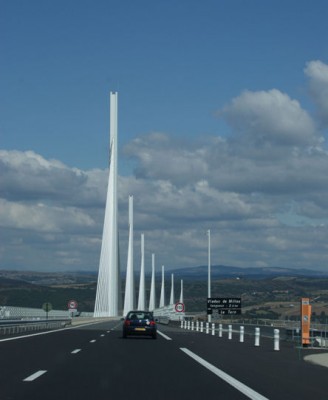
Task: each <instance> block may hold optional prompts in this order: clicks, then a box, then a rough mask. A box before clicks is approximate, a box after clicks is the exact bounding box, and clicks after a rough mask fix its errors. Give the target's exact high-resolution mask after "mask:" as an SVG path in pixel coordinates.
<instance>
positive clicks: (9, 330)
mask: <svg viewBox="0 0 328 400" xmlns="http://www.w3.org/2000/svg"><path fill="white" fill-rule="evenodd" d="M71 323H72V321H71V319H64V320H63V319H60V320H21V321H17V320H7V321H6V320H5V321H4V320H2V321H1V322H0V335H5V336H8V335H14V334H21V333H25V332H26V333H27V332H39V331H43V330H51V329H60V328H64V327H65V326H67V325H70V324H71Z"/></svg>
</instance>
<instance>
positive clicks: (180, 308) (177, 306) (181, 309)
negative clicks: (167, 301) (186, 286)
mask: <svg viewBox="0 0 328 400" xmlns="http://www.w3.org/2000/svg"><path fill="white" fill-rule="evenodd" d="M184 310H185V306H184V304H183V303H176V304H175V311H176V312H184Z"/></svg>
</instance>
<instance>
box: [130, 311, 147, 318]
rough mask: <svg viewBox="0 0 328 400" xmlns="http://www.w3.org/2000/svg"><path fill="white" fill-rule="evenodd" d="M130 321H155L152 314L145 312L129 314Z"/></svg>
mask: <svg viewBox="0 0 328 400" xmlns="http://www.w3.org/2000/svg"><path fill="white" fill-rule="evenodd" d="M127 318H128V319H153V316H152V314H150V313H145V312H140V311H138V312H129V314H128V316H127Z"/></svg>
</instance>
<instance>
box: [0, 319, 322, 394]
mask: <svg viewBox="0 0 328 400" xmlns="http://www.w3.org/2000/svg"><path fill="white" fill-rule="evenodd" d="M159 331H160V334H159V335H158V339H157V340H153V339H151V338H143V337H129V338H127V339H123V338H122V322H121V321H109V322H102V323H97V324H91V325H85V326H78V327H74V328H73V329H72V328H66V329H63V330H60V331H56V332H52V333H48V334H44V333H42V334H38V335H33V336H32V335H30V336H24V337H21V338H19V339H15V340H0V359H1V373H0V400H9V399H10V400H20V399H24V400H38V399H40V400H41V399H42V400H48V399H49V400H53V399H58V400H66V399H67V400H68V399H69V400H75V399H76V400H77V399H79V400H103V399H104V400H105V399H106V400H111V399H124V400H125V399H126V400H129V399H143V400H148V399H152V400H153V399H167V400H175V399H176V400H178V399H179V400H184V399H222V400H239V399H248V398H251V399H256V400H264V399H271V400H273V399H277V400H278V399H279V400H281V399H284V400H285V399H287V400H289V399H291V400H293V399H295V400H302V399H316V400H321V399H322V400H326V399H327V398H328V379H327V373H328V370H327V368H325V367H321V366H317V365H313V364H310V363H307V362H305V361H304V360H303V357H304V356H305V355H308V354H310V353H311V351H310V350H306V351H305V350H299V349H296V348H294V347H293V345H292V344H288V343H286V342H282V343H281V346H280V348H281V350H280V351H279V352H277V351H276V352H275V351H273V343H272V340H269V339H264V338H261V345H260V347H254V343H253V338H251V337H247V336H245V343H239V342H238V337H237V336H235V337H233V338H232V340H228V338H227V337H223V338H218V337H217V336H212V335H206V334H205V333H199V332H191V331H185V330H183V329H180V328H179V327H171V326H165V325H163V326H162V325H160V326H159ZM312 352H313V351H312Z"/></svg>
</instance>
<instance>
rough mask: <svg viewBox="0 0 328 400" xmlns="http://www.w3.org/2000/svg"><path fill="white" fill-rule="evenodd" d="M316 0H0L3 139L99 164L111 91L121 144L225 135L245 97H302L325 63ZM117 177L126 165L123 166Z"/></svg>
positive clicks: (322, 7)
mask: <svg viewBox="0 0 328 400" xmlns="http://www.w3.org/2000/svg"><path fill="white" fill-rule="evenodd" d="M327 7H328V6H327V5H326V2H324V1H316V2H314V3H310V2H309V1H287V2H286V1H244V0H242V1H206V2H205V3H204V2H200V1H192V0H185V1H179V2H177V1H165V2H164V1H157V2H154V1H142V2H134V1H121V2H114V1H96V2H91V1H68V2H63V1H58V2H53V1H32V2H23V1H10V2H5V1H3V2H1V17H0V18H1V21H0V22H1V28H0V29H1V37H2V40H1V54H2V60H3V61H2V62H1V93H2V95H1V143H2V146H3V147H4V148H7V149H20V150H29V149H33V150H35V151H37V152H40V153H42V154H43V155H44V156H46V157H53V158H57V159H61V160H62V161H64V162H65V163H67V164H68V165H70V166H75V167H79V168H92V167H105V166H106V164H107V160H106V152H105V151H104V147H106V146H108V137H107V136H106V135H107V132H108V126H109V122H108V107H109V105H108V92H109V90H113V89H114V90H119V92H120V116H121V118H120V132H121V135H120V144H121V145H122V146H123V145H124V144H125V143H126V142H128V141H129V140H130V139H131V138H133V137H136V136H138V135H140V134H144V133H148V132H152V131H164V132H167V133H169V134H171V135H174V136H182V137H189V136H195V137H197V136H199V135H204V134H221V133H222V132H225V131H226V127H225V126H224V124H223V123H222V122H221V121H219V119H218V118H215V111H216V110H217V109H218V108H220V107H222V106H224V104H225V103H227V102H228V101H229V100H230V99H231V98H232V97H234V96H237V95H238V94H239V93H240V92H241V91H242V90H245V89H249V90H267V89H271V88H280V89H281V90H283V91H286V92H288V93H289V94H290V95H291V96H293V95H296V96H297V98H298V99H301V100H302V99H303V97H304V93H303V91H304V84H305V82H304V77H303V72H302V70H303V68H304V65H305V63H306V62H307V61H310V60H315V59H318V58H319V59H321V60H322V61H326V59H322V56H325V57H326V58H327V50H328V49H327V41H326V40H325V39H326V37H325V34H326V28H325V21H326V17H327ZM121 168H122V170H124V168H125V165H121Z"/></svg>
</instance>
